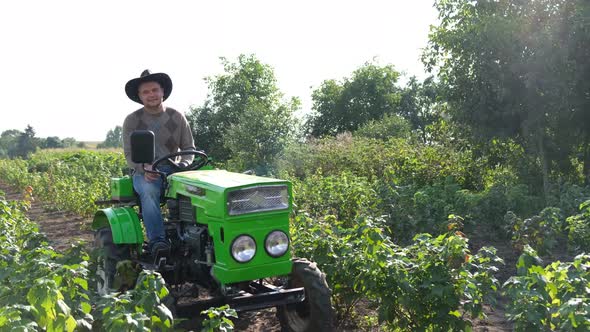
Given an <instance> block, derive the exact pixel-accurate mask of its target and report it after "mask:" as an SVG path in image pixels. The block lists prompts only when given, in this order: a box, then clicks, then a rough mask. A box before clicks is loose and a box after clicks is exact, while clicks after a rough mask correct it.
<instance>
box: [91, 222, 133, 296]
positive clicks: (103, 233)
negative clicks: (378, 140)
mask: <svg viewBox="0 0 590 332" xmlns="http://www.w3.org/2000/svg"><path fill="white" fill-rule="evenodd" d="M94 247H95V248H96V249H97V250H98V257H97V267H96V288H97V292H98V294H99V295H106V294H108V293H110V292H112V291H114V290H115V289H114V284H115V274H116V272H117V263H118V262H120V261H123V260H127V259H130V258H131V246H129V245H127V244H123V245H121V244H115V243H114V242H113V233H112V231H111V229H110V228H108V227H105V228H101V229H99V230H98V231H96V233H94Z"/></svg>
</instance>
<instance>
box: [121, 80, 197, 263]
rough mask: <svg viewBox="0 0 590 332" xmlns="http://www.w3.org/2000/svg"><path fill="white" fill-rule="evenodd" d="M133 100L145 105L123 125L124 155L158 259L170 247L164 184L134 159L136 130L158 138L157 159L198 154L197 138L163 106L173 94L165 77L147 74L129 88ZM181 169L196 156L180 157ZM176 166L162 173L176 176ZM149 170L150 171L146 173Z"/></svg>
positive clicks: (181, 118)
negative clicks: (188, 152) (184, 152)
mask: <svg viewBox="0 0 590 332" xmlns="http://www.w3.org/2000/svg"><path fill="white" fill-rule="evenodd" d="M125 92H126V93H127V96H128V97H129V99H131V100H133V101H134V102H137V103H140V104H142V105H143V107H142V108H140V109H138V110H136V111H135V112H133V113H131V114H129V115H128V116H127V117H126V118H125V121H124V123H123V151H124V153H125V159H126V160H127V164H128V165H129V167H130V168H131V169H132V170H133V188H134V190H135V191H136V192H137V194H138V196H139V200H140V202H141V209H142V215H143V222H144V226H145V229H146V233H147V237H148V241H149V249H150V251H151V253H152V255H153V256H154V257H158V256H166V255H168V253H169V251H170V244H169V243H168V240H167V239H166V236H165V231H164V224H163V219H162V213H161V209H160V199H161V195H162V190H163V181H162V178H161V176H160V175H159V174H158V173H155V172H150V171H151V170H152V165H151V164H137V163H134V162H133V161H132V159H131V134H132V133H133V132H134V131H136V130H149V131H152V132H153V133H154V135H155V148H154V149H155V156H156V159H157V158H159V157H162V156H165V155H168V154H170V153H173V152H177V151H182V150H195V143H194V141H193V136H192V133H191V130H190V127H189V124H188V121H187V120H186V118H185V116H184V115H183V114H182V113H180V112H178V111H176V110H175V109H173V108H170V107H166V106H164V104H163V102H164V101H165V100H166V99H167V98H168V97H169V96H170V93H171V92H172V80H171V79H170V77H169V76H168V75H167V74H164V73H151V72H150V71H149V70H147V69H146V70H144V71H143V72H142V73H141V75H140V77H138V78H134V79H132V80H130V81H129V82H127V84H126V85H125ZM179 158H180V161H177V165H180V166H181V167H182V166H187V165H189V164H191V163H192V161H193V158H194V155H183V156H180V157H179ZM172 167H174V165H172V164H168V165H166V164H164V163H162V164H160V167H159V171H162V172H164V173H166V174H170V173H171V172H172ZM146 170H147V171H146Z"/></svg>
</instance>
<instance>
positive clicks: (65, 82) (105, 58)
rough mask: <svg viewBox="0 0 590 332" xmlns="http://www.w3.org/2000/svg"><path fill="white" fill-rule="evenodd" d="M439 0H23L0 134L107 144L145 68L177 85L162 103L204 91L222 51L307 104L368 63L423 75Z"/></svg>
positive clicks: (13, 31) (182, 104)
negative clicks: (31, 132)
mask: <svg viewBox="0 0 590 332" xmlns="http://www.w3.org/2000/svg"><path fill="white" fill-rule="evenodd" d="M432 5H433V1H432V0H389V1H386V0H383V1H381V0H363V1H342V0H340V1H333V0H315V1H308V0H298V1H280V0H273V1H271V0H264V1H263V0H250V1H244V0H242V1H237V0H232V1H230V0H214V1H212V0H210V1H196V0H192V1H188V0H187V1H184V0H176V1H175V0H171V1H153V0H124V1H122V0H118V1H111V0H103V1H92V2H91V1H79V0H77V1H74V0H71V1H66V0H53V1H46V0H19V1H2V3H1V4H0V47H1V50H0V96H2V101H3V104H4V105H3V106H2V107H1V108H2V109H1V110H0V112H1V113H0V114H1V117H0V132H3V131H5V130H8V129H18V130H21V131H22V130H24V129H25V127H26V126H27V125H31V126H32V127H33V128H34V129H35V132H36V136H37V137H48V136H58V137H60V138H65V137H73V138H75V139H76V140H78V141H102V140H104V139H105V137H106V133H107V132H108V130H110V129H113V128H114V127H115V126H117V125H122V123H123V120H124V119H125V116H127V114H129V113H131V112H132V111H134V110H136V109H138V108H140V107H141V105H139V104H137V103H135V102H133V101H131V100H129V99H128V98H127V96H126V94H125V91H124V86H125V83H127V81H128V80H130V79H132V78H135V77H138V76H139V74H140V73H141V72H142V71H143V70H144V69H147V68H149V69H150V70H152V71H153V72H165V73H167V74H168V75H170V77H171V79H172V82H173V85H174V87H173V90H172V94H171V96H170V97H169V98H168V100H167V101H166V103H165V104H166V106H170V107H173V108H175V109H176V110H178V111H181V112H187V111H188V110H189V109H190V107H191V106H199V105H202V104H203V103H204V101H205V100H206V98H207V93H208V87H207V84H206V82H205V81H204V78H205V77H214V76H215V75H219V74H221V73H222V72H223V71H222V70H223V68H222V65H221V61H220V59H219V58H220V57H226V58H227V59H228V60H230V61H232V62H233V61H235V60H236V59H237V57H238V56H239V55H240V54H254V55H255V56H256V57H257V58H258V59H259V60H260V61H261V62H263V63H265V64H267V65H270V66H271V67H272V68H273V69H274V73H275V77H276V78H277V84H278V87H279V89H280V90H281V91H282V92H283V93H284V95H285V97H286V98H289V97H292V96H296V97H299V98H300V99H301V101H302V109H301V111H300V113H306V112H309V111H310V110H311V107H312V103H311V92H312V91H313V89H315V88H317V87H319V86H320V84H321V83H322V82H323V81H324V80H328V79H336V80H342V79H343V78H345V77H350V76H351V74H352V72H353V71H354V70H355V69H357V68H359V67H360V66H362V65H363V64H364V63H366V62H367V61H372V60H373V59H376V61H377V63H378V64H380V65H388V64H392V65H394V66H395V68H396V69H397V70H398V71H401V72H402V73H405V75H406V77H408V76H411V75H415V76H417V77H419V78H424V77H425V76H426V75H425V73H424V68H423V65H422V63H421V61H420V55H421V52H422V49H423V48H424V47H426V45H427V41H428V32H429V27H430V25H432V24H436V22H437V13H436V10H435V9H434V8H433V7H432Z"/></svg>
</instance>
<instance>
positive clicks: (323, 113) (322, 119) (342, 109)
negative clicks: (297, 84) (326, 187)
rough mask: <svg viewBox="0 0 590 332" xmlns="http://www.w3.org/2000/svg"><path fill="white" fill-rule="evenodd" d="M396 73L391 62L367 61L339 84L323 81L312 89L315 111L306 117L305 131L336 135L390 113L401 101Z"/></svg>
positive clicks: (314, 134) (313, 133)
mask: <svg viewBox="0 0 590 332" xmlns="http://www.w3.org/2000/svg"><path fill="white" fill-rule="evenodd" d="M399 76H400V74H399V72H397V71H396V70H395V68H394V67H393V66H392V65H386V66H379V65H378V64H375V63H371V62H367V63H365V64H364V65H363V66H362V67H360V68H358V69H357V70H355V71H354V72H353V73H352V77H351V78H344V80H343V82H342V83H338V82H336V81H335V80H327V81H324V82H323V83H322V85H321V86H320V87H319V88H317V89H316V90H314V91H313V92H312V100H313V106H312V109H313V110H314V113H313V114H312V115H310V116H309V118H308V119H307V123H306V126H307V131H308V133H309V134H311V135H312V136H314V137H322V136H326V135H331V136H335V135H336V134H338V133H342V132H345V131H355V130H356V129H357V128H359V126H361V125H363V124H364V123H366V122H368V121H370V120H377V119H380V118H382V117H383V116H384V115H385V114H391V113H393V111H394V110H395V109H396V108H397V107H398V105H399V100H400V88H398V87H397V86H396V84H397V81H398V79H399Z"/></svg>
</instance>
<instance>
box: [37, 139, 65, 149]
mask: <svg viewBox="0 0 590 332" xmlns="http://www.w3.org/2000/svg"><path fill="white" fill-rule="evenodd" d="M39 147H40V148H41V149H58V148H63V147H64V145H63V143H62V141H61V139H59V137H57V136H49V137H47V138H45V139H41V140H40V142H39Z"/></svg>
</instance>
